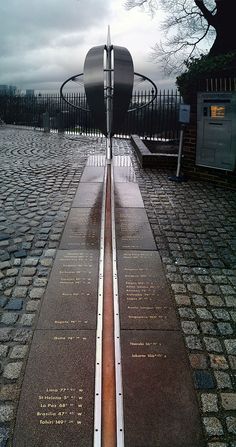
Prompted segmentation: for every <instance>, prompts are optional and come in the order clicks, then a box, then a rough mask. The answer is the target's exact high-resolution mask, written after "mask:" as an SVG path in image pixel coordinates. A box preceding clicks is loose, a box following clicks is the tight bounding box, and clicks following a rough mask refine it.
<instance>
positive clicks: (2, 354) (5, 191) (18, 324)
mask: <svg viewBox="0 0 236 447" xmlns="http://www.w3.org/2000/svg"><path fill="white" fill-rule="evenodd" d="M104 147H105V142H104V140H102V139H100V138H92V137H91V138H88V137H69V136H60V135H57V134H50V135H49V134H43V133H41V132H37V131H30V130H19V129H14V128H8V127H6V128H1V130H0V166H1V172H0V310H1V317H0V318H1V319H0V341H1V345H0V361H1V364H0V372H1V391H0V447H9V446H10V445H11V433H12V428H13V426H14V419H15V411H16V407H17V402H18V398H19V391H20V385H21V381H22V377H23V373H24V368H25V361H26V359H27V354H28V349H29V344H30V340H31V337H32V333H33V329H34V324H35V319H36V318H37V311H38V309H39V307H40V300H41V298H42V296H43V294H44V292H45V289H46V285H47V281H48V276H49V274H50V271H51V267H52V264H53V259H54V257H55V254H56V250H57V248H58V245H59V241H60V238H61V235H62V231H63V228H64V225H65V221H66V219H67V216H68V211H69V209H70V206H71V203H72V200H73V197H74V194H75V191H76V189H77V187H78V184H79V181H80V177H81V174H82V171H83V168H84V166H85V162H86V159H87V157H88V155H89V154H95V153H99V152H101V151H103V153H104ZM114 154H115V155H118V154H119V155H125V154H128V155H131V157H132V161H133V164H134V168H135V170H136V175H137V178H138V182H139V186H140V189H141V192H142V195H143V199H144V203H145V207H146V210H147V213H148V216H149V219H150V223H151V226H152V230H153V233H154V235H155V239H156V243H157V247H158V250H159V252H160V255H161V257H162V261H163V264H164V268H165V271H166V275H167V279H168V281H169V284H170V288H171V289H172V292H173V299H174V301H175V304H176V309H177V313H178V315H179V318H180V322H181V326H182V330H183V336H184V338H185V343H186V348H187V350H188V353H189V361H190V365H191V367H192V373H193V380H194V383H195V387H196V392H197V394H198V399H199V407H200V411H201V415H202V421H203V426H204V431H205V434H206V439H207V441H206V446H207V447H236V441H235V439H236V392H235V369H236V340H235V321H236V310H235V302H236V288H235V286H236V242H235V240H236V212H235V208H236V193H235V192H232V191H230V190H226V189H223V188H219V187H215V186H212V185H210V184H208V183H203V182H196V181H194V182H193V181H188V182H187V183H182V184H175V183H172V182H169V181H168V172H167V171H163V170H161V171H157V170H152V169H145V170H142V169H140V167H139V166H138V163H137V161H136V158H135V156H134V155H133V153H132V149H131V146H130V144H129V142H128V141H124V140H115V142H114ZM39 373H40V372H39ZM42 373H43V372H42ZM35 380H37V377H35ZM186 423H187V421H186ZM127 447H128V446H127ZM170 447H172V446H170ZM189 447H191V446H189Z"/></svg>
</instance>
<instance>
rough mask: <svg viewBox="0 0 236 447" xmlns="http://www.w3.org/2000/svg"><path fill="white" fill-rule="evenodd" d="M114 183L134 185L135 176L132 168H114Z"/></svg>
mask: <svg viewBox="0 0 236 447" xmlns="http://www.w3.org/2000/svg"><path fill="white" fill-rule="evenodd" d="M114 181H115V182H116V183H117V182H122V183H128V182H132V183H135V182H136V175H135V172H134V169H133V168H132V166H126V167H117V166H114Z"/></svg>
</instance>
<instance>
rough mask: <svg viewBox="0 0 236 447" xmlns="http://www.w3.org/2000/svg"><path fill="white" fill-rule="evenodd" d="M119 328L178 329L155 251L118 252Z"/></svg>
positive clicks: (158, 257) (167, 288)
mask: <svg viewBox="0 0 236 447" xmlns="http://www.w3.org/2000/svg"><path fill="white" fill-rule="evenodd" d="M118 285H119V302H120V318H121V328H122V329H178V322H177V318H176V313H175V310H174V306H173V302H172V298H171V295H170V290H169V286H168V284H167V281H166V279H165V275H164V272H163V268H162V264H161V259H160V256H159V254H158V252H157V251H124V250H120V251H118Z"/></svg>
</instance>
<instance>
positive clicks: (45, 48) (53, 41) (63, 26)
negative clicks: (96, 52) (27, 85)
mask: <svg viewBox="0 0 236 447" xmlns="http://www.w3.org/2000/svg"><path fill="white" fill-rule="evenodd" d="M108 11H109V1H108V0H107V1H104V0H31V1H30V0H8V1H3V2H1V5H0V27H1V39H0V64H1V73H0V84H8V83H13V82H15V83H18V84H19V83H22V82H23V83H24V82H31V81H32V82H37V80H38V82H40V80H42V81H44V82H45V81H46V80H47V79H48V80H50V79H51V78H53V79H55V77H56V76H58V72H60V71H61V72H63V68H60V64H61V62H62V61H61V57H60V50H61V56H62V55H63V57H64V58H65V63H67V62H68V61H66V49H68V48H69V49H70V50H71V49H72V52H73V47H74V48H75V47H76V46H81V45H82V46H83V44H84V43H85V41H86V39H87V37H86V32H88V33H89V30H90V28H91V27H93V26H95V25H96V24H99V22H101V23H102V21H103V18H104V17H105V16H106V14H107V12H108ZM69 65H70V63H69ZM42 67H44V69H43V68H42Z"/></svg>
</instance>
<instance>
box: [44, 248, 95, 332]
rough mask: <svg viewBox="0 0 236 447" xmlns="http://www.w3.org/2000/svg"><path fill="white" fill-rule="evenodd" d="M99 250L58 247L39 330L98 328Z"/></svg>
mask: <svg viewBox="0 0 236 447" xmlns="http://www.w3.org/2000/svg"><path fill="white" fill-rule="evenodd" d="M98 260H99V251H98V250H79V251H77V250H72V251H69V250H59V251H58V252H57V256H56V259H55V261H54V265H53V269H52V272H51V276H50V279H49V283H48V287H47V290H46V294H45V296H44V300H43V304H42V308H41V311H40V316H39V321H38V326H37V328H38V329H95V328H96V314H97V293H98Z"/></svg>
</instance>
